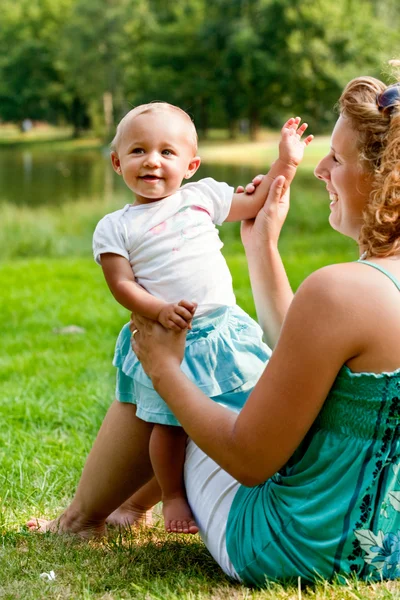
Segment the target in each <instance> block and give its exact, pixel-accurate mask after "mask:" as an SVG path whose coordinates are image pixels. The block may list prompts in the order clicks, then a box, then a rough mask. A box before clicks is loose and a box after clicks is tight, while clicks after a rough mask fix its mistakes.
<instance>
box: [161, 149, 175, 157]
mask: <svg viewBox="0 0 400 600" xmlns="http://www.w3.org/2000/svg"><path fill="white" fill-rule="evenodd" d="M162 153H163V155H164V156H172V155H173V152H172V150H168V149H166V150H163V151H162Z"/></svg>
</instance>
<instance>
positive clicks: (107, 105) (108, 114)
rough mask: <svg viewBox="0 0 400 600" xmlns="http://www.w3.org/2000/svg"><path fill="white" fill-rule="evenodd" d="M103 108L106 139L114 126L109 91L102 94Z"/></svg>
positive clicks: (111, 99) (111, 98)
mask: <svg viewBox="0 0 400 600" xmlns="http://www.w3.org/2000/svg"><path fill="white" fill-rule="evenodd" d="M103 110H104V125H105V132H104V133H105V135H104V137H105V138H106V139H107V140H108V139H109V138H110V136H111V132H112V130H113V128H114V116H113V95H112V93H111V92H104V94H103Z"/></svg>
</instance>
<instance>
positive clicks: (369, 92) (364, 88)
mask: <svg viewBox="0 0 400 600" xmlns="http://www.w3.org/2000/svg"><path fill="white" fill-rule="evenodd" d="M392 64H394V66H398V65H399V63H398V62H397V61H392ZM387 87H388V86H386V85H385V84H384V83H383V82H382V81H379V79H375V78H374V77H357V78H356V79H353V80H352V81H350V82H349V83H348V84H347V86H346V87H345V89H344V91H343V93H342V95H341V97H340V100H339V107H340V112H341V114H342V115H343V116H344V117H345V118H347V119H348V120H349V122H350V125H351V127H352V129H353V130H354V131H356V132H357V134H358V144H357V145H358V151H359V157H360V161H361V164H362V165H363V167H364V170H365V172H366V174H370V175H371V176H372V191H371V194H370V197H369V200H368V203H367V205H366V207H365V209H364V222H363V226H362V228H361V232H360V237H359V243H360V246H361V247H362V249H363V250H364V251H366V252H367V255H368V256H380V257H384V256H391V255H393V254H397V253H399V252H400V97H399V101H398V102H397V103H396V104H395V106H394V107H392V108H391V110H390V111H379V109H378V105H377V96H379V95H380V94H381V93H382V92H384V91H385V90H386V88H387ZM399 91H400V90H399Z"/></svg>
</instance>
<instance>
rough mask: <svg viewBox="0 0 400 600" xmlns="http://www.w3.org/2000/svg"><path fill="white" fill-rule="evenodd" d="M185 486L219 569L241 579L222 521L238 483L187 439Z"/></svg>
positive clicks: (196, 519)
mask: <svg viewBox="0 0 400 600" xmlns="http://www.w3.org/2000/svg"><path fill="white" fill-rule="evenodd" d="M184 475H185V486H186V494H187V497H188V502H189V505H190V508H191V509H192V512H193V515H194V518H195V521H196V524H197V526H198V527H199V530H200V531H199V533H200V536H201V538H202V540H203V542H204V543H205V545H206V546H207V548H208V550H209V552H210V554H211V555H212V557H213V558H214V559H215V560H216V561H217V563H218V564H219V565H220V567H221V568H222V569H223V571H224V572H225V573H226V574H227V575H229V577H233V578H234V579H236V580H238V581H241V579H240V577H239V575H238V574H237V572H236V570H235V567H234V566H233V564H232V563H231V560H230V558H229V556H228V552H227V549H226V524H227V521H228V515H229V511H230V508H231V505H232V502H233V499H234V497H235V494H236V492H237V490H238V488H239V486H240V484H239V483H238V482H237V481H236V479H234V478H233V477H232V476H231V475H229V474H228V473H227V472H226V471H224V470H223V469H221V467H220V466H218V465H217V463H216V462H214V461H213V460H212V459H211V458H210V457H209V456H207V455H206V454H205V453H204V452H203V451H202V450H200V448H199V447H198V446H196V444H195V443H194V442H192V440H190V439H189V440H188V443H187V446H186V460H185V469H184Z"/></svg>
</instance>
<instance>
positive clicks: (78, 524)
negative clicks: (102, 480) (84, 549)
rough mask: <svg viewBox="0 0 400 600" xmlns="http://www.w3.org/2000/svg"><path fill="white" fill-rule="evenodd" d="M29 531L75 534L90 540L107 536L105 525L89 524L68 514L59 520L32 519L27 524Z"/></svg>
mask: <svg viewBox="0 0 400 600" xmlns="http://www.w3.org/2000/svg"><path fill="white" fill-rule="evenodd" d="M26 526H27V527H28V529H29V530H30V531H32V532H35V533H46V532H48V531H50V532H51V533H58V534H65V533H67V534H73V535H78V536H79V537H82V538H85V539H90V538H93V537H102V536H103V535H104V534H105V531H106V530H105V525H104V523H100V524H99V523H88V522H85V521H83V520H82V519H81V518H80V517H79V516H77V515H75V516H71V515H70V514H69V513H68V512H65V513H63V514H62V515H60V516H59V517H57V519H53V520H48V519H37V518H31V519H29V521H28V522H27V523H26Z"/></svg>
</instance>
